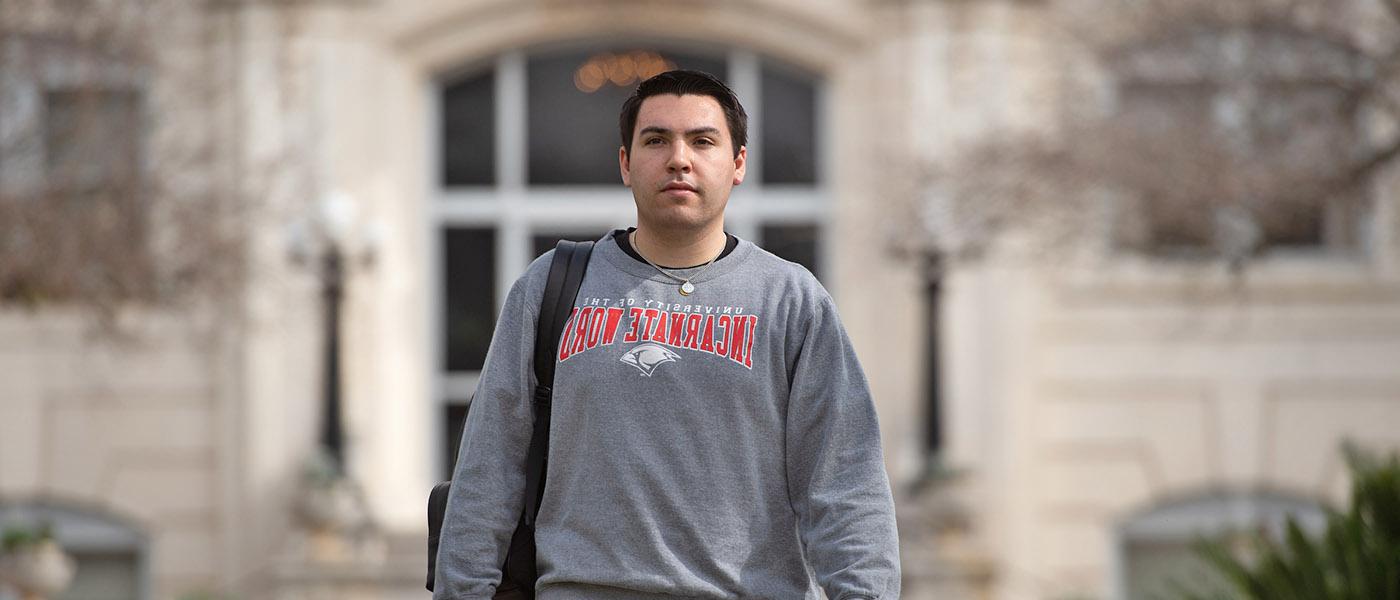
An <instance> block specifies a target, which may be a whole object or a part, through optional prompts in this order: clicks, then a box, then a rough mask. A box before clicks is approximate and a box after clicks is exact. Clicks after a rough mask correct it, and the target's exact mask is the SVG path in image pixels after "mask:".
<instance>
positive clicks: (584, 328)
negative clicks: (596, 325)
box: [572, 306, 593, 354]
mask: <svg viewBox="0 0 1400 600" xmlns="http://www.w3.org/2000/svg"><path fill="white" fill-rule="evenodd" d="M591 316H593V307H591V306H585V307H583V311H582V312H580V313H579V314H578V318H577V319H575V321H577V323H575V324H574V348H573V350H572V352H573V353H574V354H578V353H580V352H583V351H584V350H586V349H587V343H588V340H587V337H588V321H589V317H591Z"/></svg>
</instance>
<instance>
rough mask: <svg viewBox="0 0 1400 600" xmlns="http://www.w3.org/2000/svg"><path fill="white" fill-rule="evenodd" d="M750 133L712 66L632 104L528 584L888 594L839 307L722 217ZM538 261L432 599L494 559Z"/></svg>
mask: <svg viewBox="0 0 1400 600" xmlns="http://www.w3.org/2000/svg"><path fill="white" fill-rule="evenodd" d="M746 130H747V124H746V117H745V114H744V110H743V108H742V107H741V106H740V105H739V102H738V99H737V98H736V97H735V96H734V93H733V92H732V91H730V89H729V88H728V87H726V86H725V85H724V84H723V83H721V82H720V81H719V80H717V79H715V78H714V77H712V76H710V75H707V74H704V73H698V72H693V71H671V72H668V73H663V74H661V75H657V76H656V77H653V78H651V79H648V80H647V81H645V82H643V83H642V84H641V85H640V86H638V88H637V91H636V93H635V94H633V96H632V98H630V99H628V100H627V102H626V104H624V105H623V111H622V117H621V134H622V148H621V149H620V151H619V153H618V158H619V163H620V167H621V170H622V181H623V183H625V184H626V185H627V186H628V187H630V188H631V189H632V196H633V198H634V199H635V200H636V204H637V226H636V227H635V228H631V229H628V230H618V231H615V232H612V233H610V234H608V235H606V236H604V237H603V238H602V239H601V240H599V241H598V243H597V245H596V247H595V248H594V250H593V256H592V259H591V262H590V263H589V268H588V273H587V276H586V277H585V278H584V280H583V284H582V288H581V289H580V290H579V295H578V299H577V302H576V306H575V308H574V310H573V314H572V317H571V318H570V321H569V325H568V327H566V329H565V332H564V335H563V338H562V340H561V342H560V344H559V348H558V350H557V352H556V353H555V359H556V360H557V361H558V362H557V367H556V372H555V385H554V404H553V412H552V415H553V417H552V421H551V434H550V447H549V460H548V476H547V479H546V484H545V492H544V499H543V501H542V503H541V504H540V510H539V516H538V518H537V520H536V533H535V540H536V543H537V550H536V555H537V557H538V564H539V570H540V577H539V580H538V582H537V585H536V591H537V593H538V594H539V597H540V598H543V599H545V600H555V599H624V600H625V599H629V598H667V597H685V598H777V599H784V600H785V599H790V598H818V597H819V594H818V589H817V587H818V586H820V587H821V589H824V590H825V591H826V594H827V596H828V598H830V599H831V600H852V599H856V598H864V599H877V598H879V599H891V598H898V597H899V554H898V538H897V534H896V531H895V518H894V505H893V502H892V500H891V495H890V487H889V481H888V479H887V477H886V475H885V471H884V463H883V459H882V456H881V450H880V439H879V427H878V425H877V423H876V415H875V409H874V405H873V403H872V402H871V398H870V391H869V388H868V386H867V384H866V380H865V375H864V374H863V372H862V371H861V368H860V365H859V363H858V362H857V360H856V356H855V353H854V351H853V349H852V347H851V343H850V341H849V339H847V337H846V332H845V330H844V329H843V328H842V326H841V323H840V319H839V318H838V316H837V314H836V306H835V305H834V304H833V303H832V300H831V297H830V296H829V295H828V294H827V293H826V291H825V290H824V289H823V288H822V287H821V285H820V284H818V283H817V281H816V279H815V278H813V277H812V275H811V274H810V273H808V272H807V271H806V270H805V269H803V268H802V267H801V266H798V265H796V264H793V263H790V262H787V261H784V260H782V259H779V258H777V257H776V256H773V255H772V254H769V253H768V252H765V251H763V250H762V249H760V248H758V247H757V246H755V245H753V244H752V243H750V242H748V241H743V240H739V239H737V238H735V237H734V236H731V235H728V234H726V233H725V231H724V208H725V204H726V203H727V202H728V200H729V193H730V190H731V188H733V186H735V185H738V184H739V183H740V182H742V181H743V179H744V167H745V158H746V155H747V151H746V149H745V142H746V138H747V131H746ZM550 258H551V255H550V254H546V255H545V256H542V257H540V258H539V259H538V260H536V261H535V262H534V263H533V264H531V265H530V268H529V269H528V271H527V272H526V273H525V275H524V276H523V277H521V278H520V280H518V281H517V282H516V283H515V285H514V286H513V287H512V288H511V290H510V293H509V295H508V296H507V299H506V303H505V307H504V309H503V311H502V313H501V317H500V320H499V323H498V324H497V327H496V335H495V338H494V339H493V340H492V342H491V349H490V352H489V354H488V356H487V359H486V365H485V368H484V369H483V370H482V374H481V380H480V383H479V384H478V387H477V392H476V396H475V399H474V400H473V403H472V407H471V412H470V416H469V417H468V419H467V426H466V430H465V432H464V434H463V437H462V445H461V453H460V455H459V457H458V459H457V466H456V472H455V474H454V476H453V478H454V480H455V481H458V482H470V483H469V484H467V485H454V486H453V488H452V494H451V496H450V498H449V500H448V509H447V518H446V521H445V523H444V528H443V532H442V542H441V543H442V546H441V548H440V550H439V555H438V565H437V573H438V586H437V593H436V594H435V596H434V597H435V598H437V599H438V600H464V599H468V598H471V599H484V598H490V597H491V595H492V594H493V592H494V589H495V586H496V585H497V583H498V582H499V580H500V576H501V571H500V567H501V564H502V562H503V560H504V557H505V552H506V548H507V546H508V544H509V541H510V538H511V534H512V532H513V531H514V529H515V526H516V523H517V519H518V517H519V515H520V511H521V506H522V504H523V496H524V492H523V488H524V485H525V475H524V465H525V454H526V448H527V447H528V445H529V438H530V432H531V423H532V421H533V414H532V412H531V411H532V408H531V405H530V398H531V392H532V389H533V385H534V381H533V370H532V369H533V367H532V365H531V362H530V361H531V360H532V356H533V347H534V339H533V338H534V331H535V320H536V318H537V315H538V306H539V303H540V299H541V298H542V296H543V290H544V279H545V275H546V274H547V272H548V268H549V261H550Z"/></svg>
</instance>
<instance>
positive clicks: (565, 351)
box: [559, 307, 578, 361]
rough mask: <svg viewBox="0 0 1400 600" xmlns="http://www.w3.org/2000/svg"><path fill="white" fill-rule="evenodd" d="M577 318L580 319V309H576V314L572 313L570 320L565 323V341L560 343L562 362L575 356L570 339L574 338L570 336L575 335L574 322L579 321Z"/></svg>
mask: <svg viewBox="0 0 1400 600" xmlns="http://www.w3.org/2000/svg"><path fill="white" fill-rule="evenodd" d="M577 318H578V307H574V312H572V313H570V314H569V320H568V321H565V322H564V334H563V339H562V340H560V341H559V360H561V361H564V360H569V357H570V356H573V354H574V353H573V351H572V348H573V344H572V340H571V339H570V338H572V337H573V336H572V335H570V334H572V333H573V330H574V328H573V324H574V320H575V319H577Z"/></svg>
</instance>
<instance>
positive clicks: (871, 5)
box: [0, 0, 1400, 600]
mask: <svg viewBox="0 0 1400 600" xmlns="http://www.w3.org/2000/svg"><path fill="white" fill-rule="evenodd" d="M673 67H682V68H695V69H701V70H705V71H709V72H711V73H714V74H716V75H718V76H720V77H721V78H723V79H725V80H726V81H727V82H728V83H729V84H730V85H731V86H732V87H733V88H734V89H735V90H736V91H737V92H738V94H739V95H740V97H741V99H742V101H743V102H744V104H745V106H746V108H747V109H748V112H749V114H750V132H751V133H750V140H751V144H750V146H749V177H748V180H746V181H745V182H744V184H743V185H742V186H740V187H738V188H736V190H735V193H734V195H733V197H732V198H731V201H730V205H729V209H728V211H727V220H726V227H727V229H728V230H729V231H730V232H732V233H734V234H736V235H738V236H740V237H743V238H746V239H751V240H754V241H756V242H758V243H759V244H761V245H763V246H764V247H766V248H768V249H769V250H771V251H773V252H774V253H776V254H778V255H780V256H783V257H785V258H788V259H790V260H794V261H796V262H799V263H801V264H803V265H805V266H806V267H807V268H809V269H810V270H812V271H813V272H814V273H815V274H816V275H817V276H818V278H819V279H820V280H821V281H822V283H823V284H824V285H825V286H826V287H827V288H828V289H829V290H830V291H831V293H832V295H833V296H834V297H835V299H836V300H837V303H838V305H839V307H840V310H841V312H842V316H843V319H844V321H845V325H846V327H847V328H848V330H849V332H850V335H851V337H852V338H853V340H854V342H855V344H856V346H857V350H858V352H859V354H860V356H861V358H862V360H863V363H864V366H865V368H866V370H867V372H868V375H869V377H870V381H871V386H872V388H873V390H874V392H875V397H876V401H877V404H878V408H879V411H880V417H881V425H882V435H883V442H884V447H885V452H886V459H887V466H888V470H889V473H890V476H891V480H892V482H893V485H894V486H895V492H896V496H897V501H898V509H899V517H900V528H901V543H902V558H903V563H904V564H903V569H904V597H906V598H911V599H924V598H937V599H943V598H979V599H980V598H988V599H1008V600H1009V599H1021V598H1026V599H1054V600H1069V599H1100V598H1102V599H1110V598H1113V599H1116V598H1132V599H1137V598H1147V597H1150V596H1149V594H1151V593H1153V591H1154V590H1159V589H1162V586H1163V585H1164V583H1165V582H1167V581H1169V580H1171V579H1172V578H1174V577H1181V576H1182V575H1183V574H1186V576H1187V577H1190V578H1194V579H1197V580H1199V579H1201V578H1202V577H1203V576H1200V575H1197V574H1196V573H1199V571H1198V565H1197V563H1198V559H1197V558H1195V554H1194V553H1193V551H1192V549H1191V542H1192V540H1193V539H1195V538H1196V537H1197V536H1212V537H1219V536H1229V535H1235V534H1237V533H1238V532H1254V531H1271V530H1273V531H1276V530H1278V529H1279V528H1280V527H1281V526H1282V523H1283V522H1284V520H1285V518H1286V517H1288V516H1292V517H1293V518H1295V519H1297V520H1299V521H1300V522H1301V523H1302V524H1303V525H1305V526H1306V528H1308V530H1309V531H1314V532H1315V531H1317V530H1318V528H1320V527H1321V526H1322V524H1323V522H1324V518H1325V514H1326V513H1325V511H1326V510H1327V509H1328V508H1334V507H1335V508H1340V507H1344V506H1345V504H1346V502H1347V501H1348V493H1349V492H1348V490H1349V488H1348V486H1349V481H1348V478H1349V477H1348V471H1347V468H1346V466H1345V461H1344V460H1343V457H1342V453H1341V452H1340V447H1341V444H1342V443H1343V441H1345V440H1350V441H1351V442H1354V443H1355V444H1357V445H1359V446H1361V447H1364V448H1369V449H1372V450H1374V451H1378V452H1393V451H1395V449H1396V448H1400V168H1397V153H1400V128H1397V123H1400V120H1397V118H1400V2H1397V0H1257V1H1244V0H1230V1H1227V2H1222V1H1218V0H1217V1H1213V2H1201V1H1196V0H1171V1H1166V0H1098V1H1089V0H807V1H801V2H799V1H796V0H745V1H740V0H734V1H729V2H711V3H704V2H679V1H674V0H655V1H646V2H643V1H622V0H588V1H579V2H569V1H563V0H514V1H506V0H457V1H449V0H415V1H394V2H389V1H387V0H300V1H274V0H6V1H5V2H4V3H0V529H3V531H4V535H5V545H4V547H3V549H0V598H5V599H6V600H9V599H10V598H19V597H21V594H30V595H33V594H37V597H52V598H63V599H69V600H79V599H83V600H86V599H93V600H96V599H110V600H127V599H131V600H146V599H167V598H170V599H193V598H229V599H233V598H240V599H241V598H248V599H263V598H268V599H273V598H275V599H283V598H285V599H295V598H395V599H397V598H420V599H421V598H426V597H427V592H426V591H423V589H422V585H423V581H422V580H423V576H424V570H425V563H426V558H425V556H426V547H425V534H426V525H425V520H424V510H425V503H426V498H427V493H428V490H429V489H430V488H431V487H432V485H433V484H434V483H435V482H437V481H439V480H442V479H445V478H446V477H447V476H448V473H449V472H450V468H451V457H452V456H453V455H454V448H455V444H456V442H457V436H458V435H460V431H461V427H462V423H463V420H464V419H465V416H466V414H467V411H468V409H469V406H468V402H469V399H470V397H471V394H472V391H473V389H474V386H475V381H476V377H477V373H478V370H479V369H480V367H481V364H482V361H483V358H484V355H485V351H486V348H487V344H488V341H489V339H490V336H491V333H492V330H493V323H494V320H495V316H496V312H497V310H498V308H499V306H500V303H501V302H502V300H503V299H504V296H505V292H506V290H507V289H508V287H509V285H510V283H511V282H512V281H514V279H515V278H516V277H518V276H519V274H520V273H521V272H522V271H523V269H524V267H525V266H526V265H527V264H528V263H529V261H530V260H532V259H533V258H534V257H535V256H537V255H538V254H539V253H541V252H543V251H544V250H546V249H548V248H550V247H552V246H553V244H554V242H555V241H556V240H559V239H566V238H567V239H595V238H597V237H599V236H601V235H602V234H603V233H604V232H606V231H608V230H610V229H612V228H615V227H622V226H626V225H628V224H630V223H632V222H633V218H634V214H633V205H632V200H631V197H630V194H629V193H628V191H627V190H626V189H625V188H623V187H622V186H621V185H620V182H619V176H618V174H617V163H616V157H617V146H618V139H617V137H618V133H617V125H616V123H617V121H616V118H617V117H616V115H617V112H618V109H619V108H620V105H621V102H622V100H623V99H624V98H625V97H626V96H627V95H628V94H629V93H630V90H631V89H632V88H633V87H635V85H636V83H637V82H638V81H639V79H640V78H644V77H646V76H648V75H650V74H653V73H656V72H659V71H661V70H665V69H669V68H673ZM27 597H34V596H27Z"/></svg>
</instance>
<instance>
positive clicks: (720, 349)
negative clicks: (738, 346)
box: [715, 315, 729, 356]
mask: <svg viewBox="0 0 1400 600" xmlns="http://www.w3.org/2000/svg"><path fill="white" fill-rule="evenodd" d="M716 325H719V328H720V329H723V330H724V333H719V332H715V354H718V355H720V356H729V315H720V316H719V322H718V323H716Z"/></svg>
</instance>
